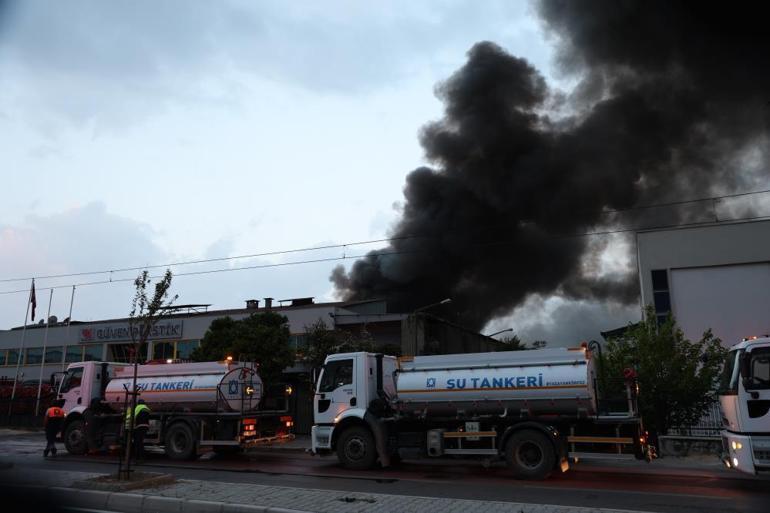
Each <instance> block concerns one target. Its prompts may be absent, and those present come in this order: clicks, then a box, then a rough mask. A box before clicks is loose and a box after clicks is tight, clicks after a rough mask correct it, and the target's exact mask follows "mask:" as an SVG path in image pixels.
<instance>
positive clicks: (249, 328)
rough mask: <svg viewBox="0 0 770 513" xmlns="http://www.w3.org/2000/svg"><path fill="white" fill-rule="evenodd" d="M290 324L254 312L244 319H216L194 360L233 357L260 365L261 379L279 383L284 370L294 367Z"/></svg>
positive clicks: (273, 316) (197, 350)
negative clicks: (290, 344)
mask: <svg viewBox="0 0 770 513" xmlns="http://www.w3.org/2000/svg"><path fill="white" fill-rule="evenodd" d="M287 323H288V319H286V317H284V316H283V315H279V314H277V313H275V312H265V313H255V314H251V315H250V316H249V317H246V318H245V319H241V320H234V319H232V318H231V317H221V318H219V319H215V320H214V322H212V323H211V326H209V329H208V330H207V331H206V334H205V335H204V337H203V340H201V345H200V346H199V347H198V348H196V349H195V351H193V353H192V355H191V358H192V360H193V361H196V362H205V361H219V360H224V359H225V358H226V357H228V356H232V357H233V359H234V360H239V361H244V362H257V363H258V364H259V374H260V376H261V377H262V379H264V380H265V381H266V382H267V383H272V382H275V381H280V377H281V373H282V372H283V370H284V369H285V368H286V367H289V366H291V365H293V364H294V351H292V349H291V348H290V347H289V326H288V324H287Z"/></svg>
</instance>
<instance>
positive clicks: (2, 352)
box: [0, 349, 8, 366]
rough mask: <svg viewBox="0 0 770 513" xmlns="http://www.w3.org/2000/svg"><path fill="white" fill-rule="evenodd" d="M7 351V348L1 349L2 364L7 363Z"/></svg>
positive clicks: (0, 364) (0, 360) (0, 361)
mask: <svg viewBox="0 0 770 513" xmlns="http://www.w3.org/2000/svg"><path fill="white" fill-rule="evenodd" d="M7 353H8V351H6V350H5V349H0V366H3V365H7V363H6V359H5V357H6V355H7Z"/></svg>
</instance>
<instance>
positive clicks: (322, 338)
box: [303, 319, 400, 368]
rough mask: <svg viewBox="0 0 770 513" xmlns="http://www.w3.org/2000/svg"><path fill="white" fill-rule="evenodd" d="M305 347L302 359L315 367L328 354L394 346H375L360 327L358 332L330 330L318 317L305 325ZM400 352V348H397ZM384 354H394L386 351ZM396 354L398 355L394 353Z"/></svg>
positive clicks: (372, 340)
mask: <svg viewBox="0 0 770 513" xmlns="http://www.w3.org/2000/svg"><path fill="white" fill-rule="evenodd" d="M305 335H306V340H307V349H306V350H305V352H304V355H303V360H304V361H305V362H307V363H308V364H310V366H311V367H314V368H317V367H320V366H321V365H323V363H324V360H326V357H327V356H328V355H330V354H336V353H352V352H356V351H369V352H383V351H384V350H385V349H388V350H391V351H392V350H393V349H394V347H392V346H388V347H379V348H378V347H377V346H375V343H374V339H373V338H372V336H371V334H370V333H369V332H368V331H366V330H365V329H362V330H361V331H360V332H358V333H353V332H351V331H346V330H340V329H336V330H330V329H329V328H328V327H327V326H326V324H325V323H324V321H323V319H318V320H317V321H316V322H314V323H313V324H311V325H309V326H305ZM398 353H400V348H398ZM385 354H394V353H390V352H386V353H385ZM396 356H398V355H396Z"/></svg>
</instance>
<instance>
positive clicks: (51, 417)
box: [43, 399, 65, 458]
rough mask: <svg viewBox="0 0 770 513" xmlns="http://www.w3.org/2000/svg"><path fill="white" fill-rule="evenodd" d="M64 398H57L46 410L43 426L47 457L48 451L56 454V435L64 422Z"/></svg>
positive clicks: (46, 455) (44, 452)
mask: <svg viewBox="0 0 770 513" xmlns="http://www.w3.org/2000/svg"><path fill="white" fill-rule="evenodd" d="M62 406H64V399H57V400H55V401H54V402H53V404H52V405H51V407H50V408H48V409H47V410H46V412H45V419H44V420H43V427H44V428H45V439H46V442H47V444H46V446H45V449H44V450H43V457H44V458H47V457H48V453H49V452H50V453H51V456H56V436H57V435H58V434H59V431H61V428H62V425H63V424H64V416H65V415H64V410H62V408H61V407H62Z"/></svg>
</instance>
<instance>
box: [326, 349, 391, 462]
mask: <svg viewBox="0 0 770 513" xmlns="http://www.w3.org/2000/svg"><path fill="white" fill-rule="evenodd" d="M379 358H381V360H380V361H381V365H382V372H380V373H378V372H377V365H378V363H377V361H378V356H377V355H375V354H372V353H364V352H359V353H341V354H333V355H330V356H329V357H328V358H327V359H326V363H325V364H324V367H323V370H322V372H321V375H320V376H319V379H318V382H317V384H316V391H315V397H314V399H313V412H314V418H315V422H314V425H313V428H312V450H313V453H319V452H322V451H324V450H331V449H332V440H333V436H334V431H335V428H336V429H337V431H340V430H341V428H343V427H344V426H346V425H349V424H351V423H356V422H360V423H365V422H367V421H369V422H371V420H370V419H369V417H368V416H367V408H368V407H369V405H370V404H371V402H372V401H373V400H375V399H378V398H379V396H378V392H377V391H378V389H382V390H384V392H385V394H387V395H388V396H390V397H392V396H395V393H396V387H395V383H394V380H393V375H394V372H395V370H396V367H397V362H396V358H395V357H393V356H383V355H379ZM378 376H381V379H382V383H381V384H379V387H378V383H377V379H378Z"/></svg>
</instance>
